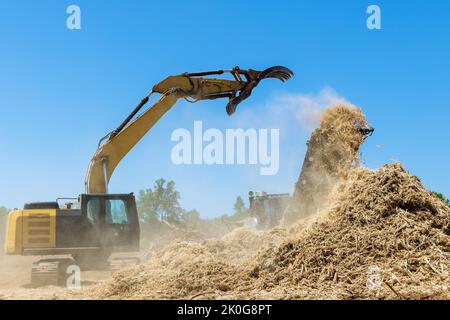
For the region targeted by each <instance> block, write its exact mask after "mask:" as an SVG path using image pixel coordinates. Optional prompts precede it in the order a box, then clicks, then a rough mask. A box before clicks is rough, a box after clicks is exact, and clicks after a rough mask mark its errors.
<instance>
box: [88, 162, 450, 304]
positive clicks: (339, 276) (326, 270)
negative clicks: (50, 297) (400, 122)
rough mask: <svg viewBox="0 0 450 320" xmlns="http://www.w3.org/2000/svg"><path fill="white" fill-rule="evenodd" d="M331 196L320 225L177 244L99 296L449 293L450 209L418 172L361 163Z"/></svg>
mask: <svg viewBox="0 0 450 320" xmlns="http://www.w3.org/2000/svg"><path fill="white" fill-rule="evenodd" d="M333 199H334V201H333V206H332V207H331V208H329V209H328V210H326V211H325V212H323V213H322V214H320V215H317V216H316V217H315V218H314V219H315V220H314V221H313V222H312V223H309V224H305V223H303V224H298V225H297V226H295V227H293V228H291V229H290V230H284V231H283V230H282V229H277V230H273V231H268V232H261V231H259V232H257V235H256V236H255V235H254V234H253V232H255V231H250V230H238V231H236V232H235V233H234V235H229V236H227V237H225V238H223V239H221V240H217V241H216V242H214V241H212V242H211V241H205V242H204V243H202V244H198V243H195V244H192V243H183V242H178V243H176V244H174V245H172V246H170V247H168V248H166V249H165V250H163V251H161V252H159V253H158V254H157V255H156V256H154V257H153V258H152V259H151V260H150V261H149V262H148V263H146V264H144V265H141V266H138V267H136V268H134V269H131V270H124V271H122V272H120V273H118V274H116V275H115V276H114V278H113V279H112V280H111V281H109V282H107V283H105V284H102V285H100V286H98V287H96V288H95V289H94V291H93V292H92V293H91V294H92V297H95V298H106V299H108V298H113V299H123V298H137V299H141V298H142V299H177V298H188V299H189V298H208V299H211V298H224V299H235V298H262V299H309V298H316V299H334V298H337V299H355V298H356V299H366V298H370V299H376V298H383V299H403V298H405V299H406V298H420V299H430V298H431V299H435V298H445V299H446V298H450V291H449V286H450V278H449V273H448V272H449V270H450V269H449V268H450V209H449V208H448V206H447V205H446V204H445V203H444V202H443V201H442V200H440V199H438V198H436V197H435V196H434V195H433V194H432V193H430V192H428V191H427V190H426V189H425V188H424V187H423V186H422V184H421V183H420V181H419V179H418V178H416V177H414V176H411V175H410V174H409V173H408V172H407V171H405V169H404V168H403V167H402V166H401V165H400V164H390V165H386V166H384V167H383V168H381V169H379V170H376V171H371V170H368V169H362V168H358V169H354V170H352V172H351V173H350V175H349V177H348V180H347V182H346V183H344V184H342V185H341V187H340V188H339V189H338V190H336V192H335V193H334V194H333ZM283 239H284V240H283ZM264 241H266V242H267V243H266V244H267V246H265V245H264V243H263V242H264ZM258 243H259V244H260V245H259V248H262V249H261V250H260V251H259V253H258V254H257V255H255V256H252V254H251V253H252V252H254V251H255V250H257V249H258ZM230 247H231V248H234V249H233V250H230V249H229V248H230ZM226 250H230V251H228V252H227V251H226ZM239 257H241V258H242V259H239Z"/></svg>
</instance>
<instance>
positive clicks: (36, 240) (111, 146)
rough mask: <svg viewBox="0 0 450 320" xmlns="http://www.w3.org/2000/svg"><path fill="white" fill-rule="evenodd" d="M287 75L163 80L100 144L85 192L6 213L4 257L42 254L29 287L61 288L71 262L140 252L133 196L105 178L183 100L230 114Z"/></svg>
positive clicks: (272, 71) (278, 71)
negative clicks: (267, 82) (264, 83)
mask: <svg viewBox="0 0 450 320" xmlns="http://www.w3.org/2000/svg"><path fill="white" fill-rule="evenodd" d="M223 74H231V76H232V79H217V78H211V77H210V76H214V75H223ZM292 76H293V72H292V71H291V70H289V69H288V68H285V67H281V66H275V67H271V68H268V69H266V70H264V71H256V70H252V69H248V70H244V69H240V68H239V67H235V68H233V69H231V70H217V71H208V72H199V73H183V74H180V75H176V76H170V77H168V78H166V79H164V80H163V81H161V82H160V83H158V84H156V85H155V86H154V87H153V88H152V90H151V92H150V93H149V94H148V95H147V96H145V97H144V98H143V99H142V101H141V102H140V103H139V104H138V106H137V107H136V108H135V109H134V110H133V111H132V112H131V114H130V115H129V116H128V117H127V118H126V119H125V120H124V121H123V123H122V124H121V125H120V126H119V127H118V128H117V129H116V130H114V131H112V132H111V133H109V134H108V135H107V136H105V137H104V138H102V139H101V140H100V142H99V145H98V149H97V151H96V152H95V154H94V156H93V157H92V159H91V161H90V163H89V167H88V170H87V174H86V178H85V193H84V194H81V195H80V196H79V197H78V198H76V199H70V198H69V199H67V198H61V199H57V201H56V202H38V203H29V204H26V205H25V206H24V208H23V210H13V211H11V212H10V213H9V215H8V220H7V231H6V240H5V251H6V253H7V254H9V255H31V256H41V259H40V260H38V261H36V262H35V263H33V266H32V270H31V284H32V285H33V286H42V285H64V284H65V280H66V278H67V274H66V271H67V268H68V266H70V265H78V266H80V268H81V270H93V269H102V268H108V267H109V268H113V269H114V268H115V266H117V263H115V262H114V261H111V259H109V258H110V256H111V254H112V253H113V252H121V253H135V252H138V251H139V240H140V229H139V218H138V212H137V209H136V201H135V197H134V195H133V194H132V193H130V194H111V193H108V183H109V180H110V178H111V176H112V174H113V172H114V170H115V168H116V167H117V165H118V164H119V162H120V161H121V160H122V159H123V158H124V157H125V155H126V154H127V153H128V152H129V151H130V150H131V149H132V148H133V147H134V146H135V145H136V144H137V143H138V142H139V141H140V140H141V138H142V137H143V136H144V135H145V134H146V133H147V132H148V131H149V130H150V129H151V128H152V127H153V126H154V125H155V123H156V122H157V121H158V120H159V119H160V118H161V117H162V116H163V115H164V114H165V113H166V112H167V111H169V109H171V108H172V106H174V105H175V103H176V102H177V100H178V99H180V98H183V99H186V100H187V101H189V102H196V101H199V100H208V99H219V98H228V99H229V100H228V104H227V106H226V112H227V113H228V115H232V114H233V113H234V112H235V110H236V107H237V106H238V105H239V104H240V103H241V102H242V101H244V100H245V99H247V98H248V97H249V96H250V95H251V93H252V90H253V89H254V88H255V87H256V86H257V85H258V83H259V82H260V81H261V80H263V79H267V78H274V79H279V80H281V81H283V82H284V81H287V80H288V79H290V78H291V77H292ZM155 93H158V94H160V95H161V96H160V97H159V99H158V100H157V101H156V102H155V103H154V104H153V105H152V106H151V107H149V108H148V109H147V110H145V111H143V112H141V113H140V114H139V115H138V113H139V112H140V111H141V110H142V108H143V107H144V105H145V104H146V103H147V102H148V101H149V99H150V96H151V95H152V94H155ZM67 200H69V202H66V203H61V201H67ZM42 256H43V257H42ZM128 259H131V260H134V258H133V257H131V258H128ZM128 262H130V261H128ZM118 263H119V264H122V263H123V260H120V259H119V262H118ZM111 264H112V265H111Z"/></svg>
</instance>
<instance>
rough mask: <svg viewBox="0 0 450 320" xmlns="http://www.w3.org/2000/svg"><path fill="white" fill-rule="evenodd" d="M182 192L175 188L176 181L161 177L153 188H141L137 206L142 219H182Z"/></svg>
mask: <svg viewBox="0 0 450 320" xmlns="http://www.w3.org/2000/svg"><path fill="white" fill-rule="evenodd" d="M179 199H180V194H179V192H178V191H176V190H175V182H173V181H169V182H167V181H166V180H165V179H163V178H161V179H158V180H156V182H155V185H154V186H153V189H146V190H141V191H140V192H139V197H138V201H137V207H138V212H139V216H140V218H141V221H142V222H144V223H148V222H152V221H154V220H160V221H163V220H165V221H177V220H180V218H181V214H182V213H183V209H182V208H181V207H180V204H179Z"/></svg>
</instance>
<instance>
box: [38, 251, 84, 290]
mask: <svg viewBox="0 0 450 320" xmlns="http://www.w3.org/2000/svg"><path fill="white" fill-rule="evenodd" d="M74 264H76V263H75V261H74V260H73V259H69V258H63V259H42V260H38V261H36V262H34V263H33V265H32V267H31V286H32V287H44V286H65V285H66V280H67V277H68V274H67V268H68V267H69V266H70V265H74Z"/></svg>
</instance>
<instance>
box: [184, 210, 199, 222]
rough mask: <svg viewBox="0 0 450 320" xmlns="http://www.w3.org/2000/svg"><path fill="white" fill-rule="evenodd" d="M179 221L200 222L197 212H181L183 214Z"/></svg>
mask: <svg viewBox="0 0 450 320" xmlns="http://www.w3.org/2000/svg"><path fill="white" fill-rule="evenodd" d="M181 219H182V220H183V221H191V222H192V221H199V220H200V213H199V212H198V211H197V210H195V209H194V210H189V211H186V210H183V213H182V215H181Z"/></svg>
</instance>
